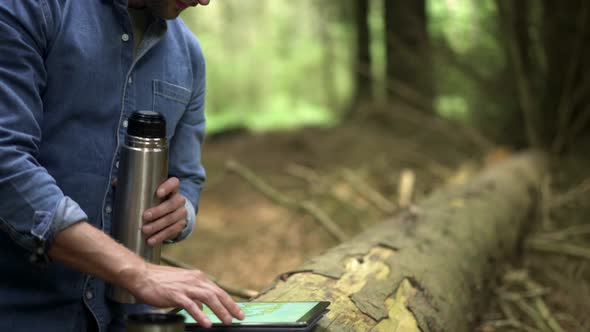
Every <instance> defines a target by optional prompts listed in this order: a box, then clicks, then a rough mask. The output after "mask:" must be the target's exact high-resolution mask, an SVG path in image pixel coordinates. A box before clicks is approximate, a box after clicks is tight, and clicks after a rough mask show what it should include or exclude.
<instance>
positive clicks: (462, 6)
mask: <svg viewBox="0 0 590 332" xmlns="http://www.w3.org/2000/svg"><path fill="white" fill-rule="evenodd" d="M427 3H428V16H429V30H430V35H431V38H432V42H433V46H435V47H436V46H437V45H441V43H444V44H446V45H449V46H450V47H451V48H452V50H453V51H454V52H455V53H456V54H458V55H460V56H461V58H462V59H463V61H464V62H465V64H466V65H467V66H469V67H471V68H473V69H474V71H475V72H476V73H477V74H478V75H479V76H480V78H483V79H491V78H492V77H494V75H497V73H498V72H499V71H501V70H502V69H503V68H504V66H505V63H504V57H503V53H502V51H501V47H500V45H499V42H498V40H497V39H496V38H495V37H494V36H496V35H497V34H496V33H495V32H496V30H497V26H496V19H495V18H496V8H495V5H494V0H481V1H476V0H445V1H443V0H429V1H428V2H427ZM351 5H352V2H351V1H342V0H338V1H322V2H318V1H312V0H300V1H277V0H259V1H255V2H254V1H237V0H234V1H230V0H224V1H212V2H211V4H210V5H209V6H208V7H197V9H195V10H188V11H186V13H184V14H183V19H184V20H185V22H186V23H187V25H188V26H189V28H190V29H191V30H192V31H193V32H194V33H195V35H196V36H197V37H198V38H199V40H200V41H201V44H202V47H203V49H204V52H205V56H206V59H207V84H208V95H207V120H208V123H209V126H208V127H209V132H214V131H218V130H222V129H224V128H227V127H247V128H250V129H252V130H269V129H284V128H296V127H298V126H301V125H333V124H335V123H337V122H338V119H339V118H340V115H341V114H342V112H340V110H342V109H344V108H346V107H347V106H348V104H349V102H350V99H351V97H352V95H353V88H354V86H353V81H352V74H353V72H352V71H353V67H352V64H353V60H354V56H355V54H356V53H355V47H356V46H355V45H354V41H355V38H354V33H355V30H354V29H355V27H354V20H353V19H352V12H351V11H352V8H353V7H352V6H351ZM369 28H370V31H371V35H372V41H371V53H372V61H373V64H372V74H373V78H374V79H375V83H376V84H375V97H376V101H377V102H384V101H385V96H386V94H385V91H384V87H385V85H386V84H385V73H384V71H385V45H384V41H385V35H384V27H383V1H381V0H372V1H370V13H369ZM435 68H436V69H435V70H436V72H435V79H436V80H437V84H436V85H437V90H438V94H439V96H438V97H437V99H436V101H435V106H436V107H437V111H438V113H439V114H440V115H442V116H444V117H449V118H453V119H455V120H460V121H467V120H472V119H473V116H472V113H471V111H470V110H473V109H478V110H482V111H485V110H488V111H490V112H496V111H497V109H496V108H497V106H494V105H493V103H485V104H484V103H482V101H483V100H485V98H482V95H481V93H480V92H479V91H480V90H481V87H478V86H477V82H475V81H474V80H473V78H472V77H468V76H466V75H465V73H464V72H462V71H460V70H458V69H457V68H454V67H452V66H449V65H448V63H446V62H444V61H442V60H441V59H440V58H438V57H436V56H435ZM494 107H496V108H494Z"/></svg>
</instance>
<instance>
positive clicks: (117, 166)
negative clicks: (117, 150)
mask: <svg viewBox="0 0 590 332" xmlns="http://www.w3.org/2000/svg"><path fill="white" fill-rule="evenodd" d="M115 168H119V161H118V160H117V161H116V162H115Z"/></svg>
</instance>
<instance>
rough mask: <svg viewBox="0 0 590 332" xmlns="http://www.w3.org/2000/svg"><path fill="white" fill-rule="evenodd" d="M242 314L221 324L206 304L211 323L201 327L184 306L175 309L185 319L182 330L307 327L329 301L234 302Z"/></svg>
mask: <svg viewBox="0 0 590 332" xmlns="http://www.w3.org/2000/svg"><path fill="white" fill-rule="evenodd" d="M238 305H239V306H240V307H241V308H242V310H243V311H244V313H245V314H246V318H245V319H244V320H242V321H239V320H237V319H234V320H233V322H232V325H227V326H226V325H223V324H222V323H221V321H220V320H219V318H217V317H216V316H215V314H214V313H213V312H212V311H211V309H209V308H208V307H207V306H204V307H203V312H204V313H205V314H206V315H207V317H208V318H209V319H210V320H211V322H212V323H213V326H212V328H210V329H204V328H202V327H200V326H199V324H197V322H195V320H194V319H193V318H192V317H191V315H189V314H188V312H186V311H185V310H180V311H178V313H179V314H181V315H183V316H184V317H185V318H186V320H185V323H186V331H211V332H213V331H215V332H220V331H228V332H233V331H235V332H238V331H240V332H241V331H244V332H245V331H265V332H272V331H276V332H289V331H293V332H295V331H310V330H311V328H313V326H314V325H315V324H316V323H317V322H318V321H319V320H320V319H321V318H322V317H323V316H324V314H325V313H326V312H327V308H328V306H329V305H330V302H324V301H313V302H312V301H309V302H238Z"/></svg>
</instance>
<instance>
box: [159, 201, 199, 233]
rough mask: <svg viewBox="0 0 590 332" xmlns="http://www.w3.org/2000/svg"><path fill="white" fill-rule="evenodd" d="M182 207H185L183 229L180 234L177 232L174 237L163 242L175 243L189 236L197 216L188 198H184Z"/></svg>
mask: <svg viewBox="0 0 590 332" xmlns="http://www.w3.org/2000/svg"><path fill="white" fill-rule="evenodd" d="M185 198H186V197H185ZM184 207H185V209H186V226H184V229H183V230H182V232H180V234H178V236H177V237H175V238H174V239H170V240H166V241H164V243H165V244H171V243H176V242H178V241H182V240H184V239H186V238H187V237H189V236H190V235H191V233H192V232H193V228H194V227H195V221H196V217H197V216H196V214H197V213H196V211H195V207H194V206H193V203H191V202H189V200H188V199H186V202H185V203H184Z"/></svg>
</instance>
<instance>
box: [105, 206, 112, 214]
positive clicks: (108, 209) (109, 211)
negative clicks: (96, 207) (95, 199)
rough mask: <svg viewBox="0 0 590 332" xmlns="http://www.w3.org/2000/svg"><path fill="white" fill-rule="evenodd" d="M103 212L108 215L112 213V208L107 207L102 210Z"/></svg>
mask: <svg viewBox="0 0 590 332" xmlns="http://www.w3.org/2000/svg"><path fill="white" fill-rule="evenodd" d="M104 212H106V213H107V214H109V213H111V212H113V208H112V207H111V206H110V205H107V206H106V207H105V208H104Z"/></svg>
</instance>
